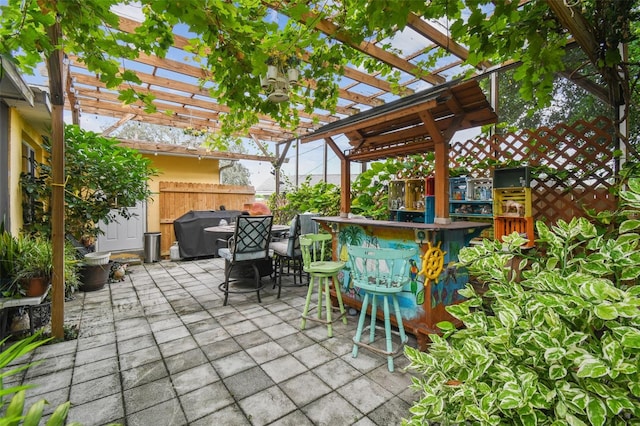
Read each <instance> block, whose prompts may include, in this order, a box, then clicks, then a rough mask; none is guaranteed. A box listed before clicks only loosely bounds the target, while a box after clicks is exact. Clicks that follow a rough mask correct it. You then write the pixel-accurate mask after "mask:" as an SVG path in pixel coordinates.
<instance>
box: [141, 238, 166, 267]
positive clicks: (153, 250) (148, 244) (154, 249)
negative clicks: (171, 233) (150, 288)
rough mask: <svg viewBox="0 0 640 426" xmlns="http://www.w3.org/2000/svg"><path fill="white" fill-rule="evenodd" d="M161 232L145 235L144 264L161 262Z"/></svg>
mask: <svg viewBox="0 0 640 426" xmlns="http://www.w3.org/2000/svg"><path fill="white" fill-rule="evenodd" d="M161 236H162V234H161V233H160V232H145V233H144V263H151V262H159V261H160V237H161Z"/></svg>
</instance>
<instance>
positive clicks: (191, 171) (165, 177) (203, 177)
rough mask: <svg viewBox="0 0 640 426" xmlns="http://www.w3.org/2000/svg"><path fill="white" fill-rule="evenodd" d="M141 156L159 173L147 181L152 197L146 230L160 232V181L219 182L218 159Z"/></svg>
mask: <svg viewBox="0 0 640 426" xmlns="http://www.w3.org/2000/svg"><path fill="white" fill-rule="evenodd" d="M143 156H145V157H147V158H150V159H151V160H152V162H153V167H155V168H157V169H158V170H159V175H158V176H156V177H155V178H154V179H153V180H152V181H151V182H149V187H150V189H151V191H152V192H153V194H154V198H153V199H151V200H149V201H148V202H147V232H160V207H159V203H158V199H157V197H158V195H159V194H160V182H190V183H211V184H219V183H220V164H219V161H218V160H212V159H206V158H203V159H201V160H198V158H197V157H176V156H169V155H151V154H149V155H147V154H143Z"/></svg>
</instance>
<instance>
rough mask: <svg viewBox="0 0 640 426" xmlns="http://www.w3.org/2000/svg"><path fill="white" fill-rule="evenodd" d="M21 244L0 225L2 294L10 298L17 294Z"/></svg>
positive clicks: (0, 290) (0, 279)
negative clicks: (17, 263) (15, 279)
mask: <svg viewBox="0 0 640 426" xmlns="http://www.w3.org/2000/svg"><path fill="white" fill-rule="evenodd" d="M21 253H22V247H21V246H20V242H19V241H18V240H17V239H16V238H15V237H14V236H13V235H11V234H10V233H9V231H7V230H5V228H4V222H2V224H0V293H1V295H2V296H3V297H10V296H11V295H13V293H14V292H15V290H16V289H15V281H14V277H15V274H16V259H17V258H18V257H19V256H20V255H21Z"/></svg>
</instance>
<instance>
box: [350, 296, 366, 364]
mask: <svg viewBox="0 0 640 426" xmlns="http://www.w3.org/2000/svg"><path fill="white" fill-rule="evenodd" d="M368 304H369V293H366V292H365V293H364V299H362V309H361V310H360V318H358V328H357V329H356V335H355V337H354V338H353V350H352V351H351V356H352V357H353V358H355V357H357V356H358V343H359V342H360V338H361V337H362V327H363V326H364V320H365V319H366V317H367V305H368Z"/></svg>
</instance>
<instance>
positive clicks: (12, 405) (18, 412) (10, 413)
mask: <svg viewBox="0 0 640 426" xmlns="http://www.w3.org/2000/svg"><path fill="white" fill-rule="evenodd" d="M24 398H25V391H23V390H21V391H19V392H18V393H16V394H15V395H14V396H13V398H11V402H9V406H8V407H7V410H6V411H5V415H6V416H7V417H9V418H18V417H21V416H22V411H23V410H24ZM16 424H17V423H16Z"/></svg>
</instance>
